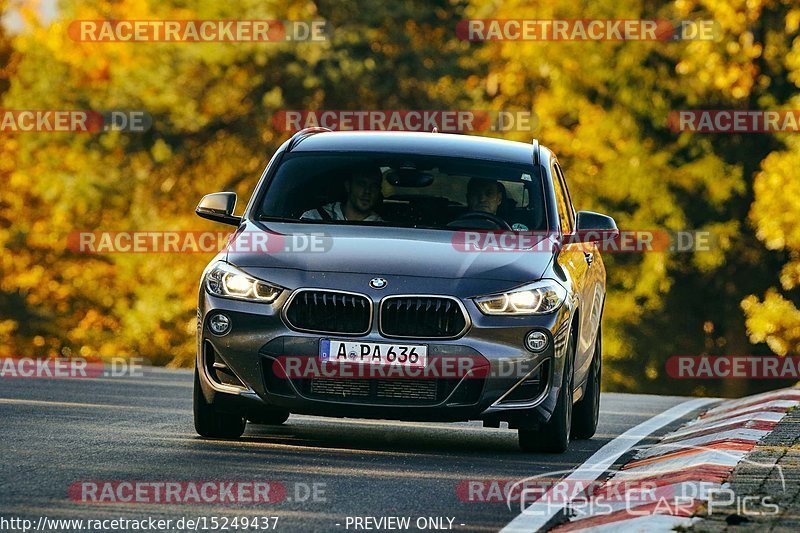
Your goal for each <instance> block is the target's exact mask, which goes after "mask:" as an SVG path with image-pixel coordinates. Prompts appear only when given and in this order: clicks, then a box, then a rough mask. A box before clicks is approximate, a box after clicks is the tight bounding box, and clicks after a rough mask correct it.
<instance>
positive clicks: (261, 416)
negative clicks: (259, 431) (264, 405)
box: [247, 410, 289, 426]
mask: <svg viewBox="0 0 800 533" xmlns="http://www.w3.org/2000/svg"><path fill="white" fill-rule="evenodd" d="M247 419H248V420H249V421H250V422H252V423H253V424H264V425H267V426H280V425H281V424H283V423H284V422H286V421H287V420H289V411H284V410H280V411H268V412H266V413H258V414H257V415H253V416H252V417H248V418H247Z"/></svg>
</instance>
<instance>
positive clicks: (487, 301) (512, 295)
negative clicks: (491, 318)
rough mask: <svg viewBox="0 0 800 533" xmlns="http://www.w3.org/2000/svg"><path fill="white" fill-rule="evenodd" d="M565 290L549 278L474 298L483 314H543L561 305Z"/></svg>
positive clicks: (565, 294) (565, 295) (565, 293)
mask: <svg viewBox="0 0 800 533" xmlns="http://www.w3.org/2000/svg"><path fill="white" fill-rule="evenodd" d="M566 298H567V290H566V289H565V288H564V287H562V286H561V285H559V284H558V283H557V282H556V281H554V280H551V279H543V280H541V281H537V282H536V283H531V284H529V285H525V286H522V287H519V288H516V289H513V290H510V291H508V292H504V293H500V294H491V295H489V296H480V297H478V298H475V303H476V304H477V305H478V309H480V310H481V312H482V313H483V314H485V315H543V314H546V313H551V312H553V311H555V310H556V309H558V308H559V307H561V304H563V303H564V300H565V299H566Z"/></svg>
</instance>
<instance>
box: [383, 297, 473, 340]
mask: <svg viewBox="0 0 800 533" xmlns="http://www.w3.org/2000/svg"><path fill="white" fill-rule="evenodd" d="M466 326H467V321H466V317H465V316H464V313H463V311H462V310H461V306H459V305H458V303H457V302H456V301H455V300H453V299H451V298H444V297H436V296H401V297H397V298H387V299H386V300H384V302H383V306H382V307H381V331H382V332H383V334H384V335H388V336H393V337H431V338H436V337H439V338H446V337H457V336H458V335H460V334H461V333H463V332H464V329H465V328H466Z"/></svg>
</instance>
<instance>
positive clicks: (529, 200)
mask: <svg viewBox="0 0 800 533" xmlns="http://www.w3.org/2000/svg"><path fill="white" fill-rule="evenodd" d="M266 187H267V190H266V192H265V194H263V195H262V197H261V200H260V206H259V209H258V210H257V212H256V217H257V218H260V219H262V220H282V221H292V222H294V221H299V222H305V223H309V224H320V223H323V224H363V225H377V226H389V227H406V228H425V229H442V230H456V229H474V228H478V229H504V230H508V229H512V230H514V231H529V230H530V231H538V230H546V229H547V217H546V215H545V212H546V211H545V204H544V195H543V192H542V184H541V182H540V180H539V178H538V177H537V176H535V175H534V173H533V167H532V166H526V165H519V164H512V163H504V162H496V161H484V160H477V159H467V158H454V157H442V156H427V155H426V156H421V155H413V154H412V155H405V154H396V153H386V154H380V153H363V154H362V153H352V152H348V153H345V154H331V153H329V152H299V153H294V154H287V155H286V156H285V157H284V159H283V161H282V162H281V164H280V167H279V169H278V171H277V173H276V174H275V176H274V177H273V178H272V179H271V180H270V181H269V182H268V183H267V184H266Z"/></svg>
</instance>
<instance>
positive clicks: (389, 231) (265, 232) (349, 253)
mask: <svg viewBox="0 0 800 533" xmlns="http://www.w3.org/2000/svg"><path fill="white" fill-rule="evenodd" d="M312 234H313V237H311V236H310V235H312ZM457 238H458V237H456V233H455V232H451V231H442V230H423V229H405V228H386V227H376V226H369V227H368V226H344V225H339V226H337V225H331V224H313V225H311V224H290V223H269V224H268V225H262V224H254V223H252V222H248V223H246V224H245V225H244V226H242V227H241V228H240V229H239V230H238V231H237V237H236V240H235V242H233V243H232V245H231V247H230V250H229V251H228V254H227V261H228V262H230V263H232V264H234V265H237V266H239V267H243V268H246V267H251V268H269V269H276V268H277V269H280V268H284V269H297V270H302V271H307V272H327V273H353V274H365V275H370V276H386V275H393V276H418V277H424V278H442V279H450V280H452V279H485V280H497V281H505V282H516V283H520V284H521V283H526V282H529V281H532V280H537V279H539V278H541V277H542V275H543V274H544V272H545V270H546V269H547V267H548V265H549V264H550V261H551V260H552V253H551V252H549V251H539V250H532V249H525V250H514V251H482V252H474V251H470V252H467V251H464V249H463V246H459V245H458V243H454V239H457ZM544 238H545V236H537V237H536V239H535V240H532V241H530V243H536V242H541V241H542V240H543V239H544ZM259 239H260V241H259ZM254 240H255V241H259V242H261V243H262V244H263V242H264V241H266V243H267V246H266V250H267V251H266V252H263V251H261V250H263V249H264V247H263V246H262V247H261V248H258V250H259V251H258V252H256V251H255V250H254V248H257V247H256V246H255V245H254V244H253V242H254ZM312 242H313V245H314V246H315V247H316V251H309V250H308V247H309V246H311V244H310V243H312Z"/></svg>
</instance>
